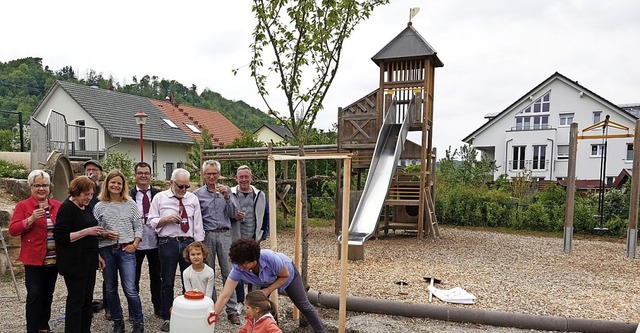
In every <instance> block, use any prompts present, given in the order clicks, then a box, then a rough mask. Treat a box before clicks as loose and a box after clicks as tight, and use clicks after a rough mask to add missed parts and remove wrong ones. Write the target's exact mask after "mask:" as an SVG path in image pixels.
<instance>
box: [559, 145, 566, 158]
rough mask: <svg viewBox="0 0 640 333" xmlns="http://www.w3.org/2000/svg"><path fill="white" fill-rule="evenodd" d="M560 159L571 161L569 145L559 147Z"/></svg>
mask: <svg viewBox="0 0 640 333" xmlns="http://www.w3.org/2000/svg"><path fill="white" fill-rule="evenodd" d="M558 159H559V160H566V159H569V145H558Z"/></svg>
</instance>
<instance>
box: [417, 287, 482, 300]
mask: <svg viewBox="0 0 640 333" xmlns="http://www.w3.org/2000/svg"><path fill="white" fill-rule="evenodd" d="M427 289H429V291H430V292H431V293H432V294H433V296H435V297H437V298H439V299H440V300H441V301H443V302H448V303H457V304H474V303H475V302H476V296H475V295H473V294H472V293H470V292H468V291H466V290H464V289H462V288H459V287H455V288H453V289H448V290H447V289H438V288H436V287H432V286H428V287H427Z"/></svg>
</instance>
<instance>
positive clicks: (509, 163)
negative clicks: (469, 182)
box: [463, 72, 638, 184]
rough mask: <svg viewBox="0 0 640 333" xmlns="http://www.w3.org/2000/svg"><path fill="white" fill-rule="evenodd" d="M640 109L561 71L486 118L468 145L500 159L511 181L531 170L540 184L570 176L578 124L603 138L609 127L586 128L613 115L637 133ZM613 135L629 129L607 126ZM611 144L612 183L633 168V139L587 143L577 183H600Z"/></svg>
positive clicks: (582, 147)
mask: <svg viewBox="0 0 640 333" xmlns="http://www.w3.org/2000/svg"><path fill="white" fill-rule="evenodd" d="M634 106H637V105H626V106H621V107H619V106H616V105H615V104H613V103H611V102H609V101H607V100H606V99H604V98H602V97H601V96H599V95H597V94H596V93H594V92H592V91H590V90H589V89H587V88H585V87H583V86H581V85H580V84H578V82H576V81H573V80H571V79H569V78H567V77H566V76H564V75H562V74H560V73H557V72H556V73H554V74H553V75H551V76H550V77H549V78H547V79H546V80H544V81H543V82H542V83H540V84H539V85H538V86H536V87H535V88H533V89H532V90H531V91H529V92H527V93H526V94H524V95H523V96H522V97H520V98H519V99H518V100H516V101H515V102H514V103H513V104H511V105H510V106H509V107H507V108H506V109H505V110H503V111H501V112H499V113H493V114H489V115H487V116H485V118H487V119H488V121H487V122H486V123H485V124H483V125H482V126H480V127H479V128H478V129H476V130H475V131H473V132H472V133H471V134H469V135H468V136H467V137H465V138H464V139H463V141H464V142H465V143H467V144H469V145H472V146H473V147H475V148H476V149H477V150H478V151H480V152H481V153H483V154H486V155H487V156H488V157H489V158H491V159H494V160H495V161H496V164H497V166H498V171H497V172H496V173H495V174H494V179H496V178H498V177H499V176H500V175H501V174H507V175H508V177H509V178H512V177H516V176H519V175H522V174H523V172H525V171H526V172H530V173H531V177H532V178H533V179H536V180H561V179H564V178H565V177H567V165H568V157H569V128H570V125H571V123H574V122H575V123H578V130H579V131H580V133H579V135H597V134H603V129H602V128H598V129H596V130H592V131H588V132H583V129H586V128H587V127H589V126H591V125H593V124H595V123H598V122H600V121H602V120H604V119H605V117H606V116H609V117H610V118H609V119H610V120H611V121H613V122H615V123H618V124H621V125H623V126H626V127H628V128H629V130H628V133H629V134H633V132H634V128H635V121H636V119H637V117H638V114H637V113H638V110H637V108H635V109H634ZM607 131H608V134H626V133H627V131H624V130H619V129H615V128H612V127H611V126H609V127H607ZM605 141H606V143H607V154H606V164H605V165H606V167H605V168H604V169H605V170H606V172H605V176H606V181H607V184H612V183H613V181H614V179H615V177H616V176H618V174H620V172H621V170H622V169H628V168H631V167H632V162H633V138H632V137H625V138H615V139H611V138H610V139H606V140H605V139H581V140H578V150H577V154H576V162H577V164H576V165H577V168H576V179H578V180H594V179H600V171H601V167H600V165H601V161H602V158H601V157H602V156H603V151H604V149H603V148H604V144H605Z"/></svg>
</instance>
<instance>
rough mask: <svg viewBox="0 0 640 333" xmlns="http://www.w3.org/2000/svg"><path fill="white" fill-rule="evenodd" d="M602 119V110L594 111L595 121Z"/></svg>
mask: <svg viewBox="0 0 640 333" xmlns="http://www.w3.org/2000/svg"><path fill="white" fill-rule="evenodd" d="M600 120H602V111H593V123H594V124H595V123H597V122H600Z"/></svg>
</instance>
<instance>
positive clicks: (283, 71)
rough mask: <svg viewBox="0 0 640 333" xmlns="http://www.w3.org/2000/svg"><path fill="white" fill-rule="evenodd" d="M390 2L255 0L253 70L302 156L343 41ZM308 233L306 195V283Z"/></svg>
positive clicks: (303, 169)
mask: <svg viewBox="0 0 640 333" xmlns="http://www.w3.org/2000/svg"><path fill="white" fill-rule="evenodd" d="M386 3H388V0H365V1H354V0H343V1H337V0H322V1H317V0H299V1H288V0H287V1H284V0H271V1H267V0H254V1H253V6H252V11H253V13H254V15H255V17H256V19H257V24H256V27H255V29H254V31H253V38H254V40H253V43H252V44H251V51H252V53H253V54H252V59H251V63H250V66H249V68H250V70H251V76H252V77H253V78H254V79H255V83H256V86H257V88H258V93H259V94H260V95H261V96H262V99H263V101H264V103H265V104H266V106H267V109H268V111H269V113H270V114H271V115H273V116H274V117H275V118H277V119H278V120H279V121H280V122H281V123H282V124H283V125H284V126H285V127H287V128H288V129H289V131H290V132H291V133H292V135H293V139H294V141H295V143H296V144H297V145H298V147H299V154H300V155H301V156H303V155H304V144H305V142H306V140H307V137H308V136H309V134H310V132H311V128H312V126H313V123H314V122H315V120H316V116H317V115H318V112H320V111H321V110H322V109H323V107H322V103H323V101H324V98H325V97H326V96H327V92H328V91H329V87H330V86H331V83H332V82H333V80H334V78H335V76H336V73H337V71H338V65H339V63H340V56H341V53H342V50H343V43H344V42H345V40H346V39H347V38H348V37H349V36H350V35H351V33H352V32H353V30H354V29H355V27H356V26H357V25H358V23H360V22H361V21H362V20H364V19H366V18H368V17H369V15H370V14H371V12H372V11H373V9H374V8H375V7H376V6H378V5H382V4H386ZM274 88H275V89H276V91H278V92H279V93H281V94H282V96H281V97H280V98H279V99H278V98H276V99H273V100H272V99H271V96H270V95H269V92H270V91H274V90H272V89H274ZM282 97H284V99H283V98H282ZM278 101H282V103H284V107H282V106H280V105H279V104H278ZM276 105H277V106H276ZM300 172H301V173H302V175H301V176H302V184H301V185H302V186H301V189H302V193H301V194H302V198H306V197H307V187H306V165H305V163H304V161H302V162H301V170H300ZM307 234H308V225H307V202H306V199H303V201H302V265H301V266H302V267H301V268H302V272H303V281H304V283H305V285H306V284H307V274H306V272H307V262H308V252H307V251H308V242H307Z"/></svg>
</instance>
